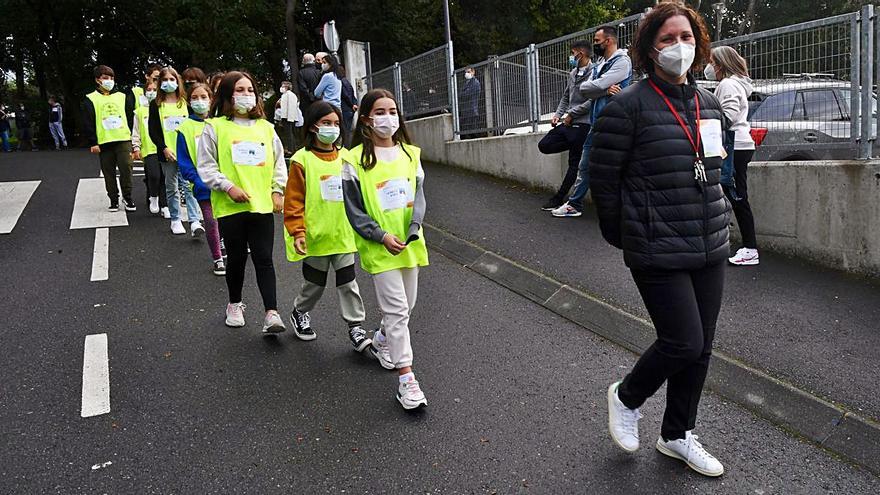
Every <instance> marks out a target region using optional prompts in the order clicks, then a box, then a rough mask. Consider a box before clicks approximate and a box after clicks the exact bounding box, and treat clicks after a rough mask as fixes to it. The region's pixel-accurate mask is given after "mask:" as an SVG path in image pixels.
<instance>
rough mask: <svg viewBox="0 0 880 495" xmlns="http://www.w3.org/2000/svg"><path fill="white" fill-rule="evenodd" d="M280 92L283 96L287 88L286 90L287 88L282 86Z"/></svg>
mask: <svg viewBox="0 0 880 495" xmlns="http://www.w3.org/2000/svg"><path fill="white" fill-rule="evenodd" d="M278 92H279V93H281V94H284V93H286V92H287V88H285V87H283V86H282V87H281V88H280V89H279V90H278Z"/></svg>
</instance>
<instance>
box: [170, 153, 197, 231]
mask: <svg viewBox="0 0 880 495" xmlns="http://www.w3.org/2000/svg"><path fill="white" fill-rule="evenodd" d="M162 171H163V172H165V198H166V199H167V200H168V211H169V212H170V213H171V221H172V222H173V221H175V220H180V193H179V192H178V190H177V182H178V181H180V183H181V185H183V186H184V187H183V188H184V190H185V191H186V194H185V198H186V214H187V215H188V217H189V221H190V222H195V221H198V220H200V219H201V216H200V212H199V203H198V201H196V197H195V196H193V193H192V189H190V187H189V182H187V181H186V179H184V178H183V177H180V175H179V174H178V173H177V162H162Z"/></svg>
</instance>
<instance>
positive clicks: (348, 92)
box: [339, 65, 358, 148]
mask: <svg viewBox="0 0 880 495" xmlns="http://www.w3.org/2000/svg"><path fill="white" fill-rule="evenodd" d="M339 73H340V74H342V143H343V146H345V147H346V148H348V147H349V146H351V131H352V129H354V128H353V127H352V124H353V123H354V113H355V112H357V109H358V99H357V95H355V92H354V87H353V86H352V85H351V83H350V82H349V81H348V76H347V75H346V73H345V66H344V65H340V66H339Z"/></svg>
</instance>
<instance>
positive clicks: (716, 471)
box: [589, 2, 730, 476]
mask: <svg viewBox="0 0 880 495" xmlns="http://www.w3.org/2000/svg"><path fill="white" fill-rule="evenodd" d="M632 54H633V59H634V65H635V66H636V68H637V69H639V70H641V71H644V72H645V73H647V74H648V78H647V79H646V80H643V81H640V82H639V83H638V84H636V85H635V86H634V87H632V88H629V89H627V90H626V91H623V92H622V93H621V94H620V95H618V96H617V97H615V98H614V99H613V100H612V101H611V102H610V103H609V104H608V106H607V107H606V108H605V110H604V112H603V113H602V116H601V117H599V119H598V121H597V122H596V124H595V125H594V127H593V133H594V140H593V148H592V151H591V153H590V156H589V159H590V175H591V176H592V178H593V199H594V201H595V202H596V209H597V211H598V213H599V225H600V227H601V230H602V236H603V237H604V238H605V239H606V240H607V241H608V242H609V243H611V244H612V245H614V246H615V247H617V248H620V249H622V250H623V253H624V261H625V262H626V264H627V266H628V267H629V268H630V270H631V272H632V275H633V279H634V280H635V282H636V285H637V286H638V288H639V292H640V294H641V296H642V300H643V301H644V303H645V306H646V307H647V309H648V313H649V314H650V315H651V321H652V322H653V323H654V327H655V329H656V331H657V340H656V341H655V342H654V344H653V345H651V347H649V348H648V349H647V350H646V351H645V353H644V354H642V356H641V358H639V360H638V362H637V363H636V365H635V367H633V369H632V371H631V372H630V373H629V375H627V376H626V378H624V380H623V381H622V382H615V383H613V384H611V386H610V387H609V388H608V427H609V431H610V433H611V436H612V438H613V440H614V441H615V443H616V444H617V445H618V446H620V447H621V448H623V449H624V450H626V451H629V452H633V451H635V450H636V449H638V447H639V431H638V420H639V418H640V417H641V414H640V413H639V409H638V408H639V407H641V405H642V404H643V403H644V402H645V401H646V400H647V399H648V398H649V397H651V396H653V395H654V394H655V393H656V392H657V390H659V389H660V387H661V386H662V385H663V383H664V382H666V384H667V392H666V412H665V413H664V416H663V424H662V427H661V430H660V438H658V439H657V443H656V448H657V450H659V451H660V452H661V453H663V454H665V455H668V456H670V457H673V458H676V459H680V460H683V461H685V462H686V463H687V465H688V466H690V467H691V468H692V469H694V470H695V471H697V472H699V473H701V474H703V475H706V476H720V475H721V474H723V473H724V467H723V466H722V465H721V463H720V462H718V460H717V459H715V458H714V457H712V455H710V454H709V453H708V452H706V450H705V449H703V447H702V445H700V443H699V442H698V441H697V437H696V436H695V435H693V434H692V430H693V429H694V427H695V425H696V418H697V406H698V404H699V401H700V396H701V395H702V390H703V383H704V382H705V379H706V372H707V371H708V369H709V359H710V358H711V356H712V340H713V338H714V334H715V326H716V321H717V319H718V311H719V309H720V308H721V297H722V291H723V288H724V270H725V267H726V266H725V265H726V263H725V261H726V260H727V257H728V256H729V252H728V249H729V242H728V227H727V225H728V222H729V220H730V207H729V206H728V204H727V200H726V199H725V198H724V192H723V191H722V190H721V184H720V182H719V181H720V178H721V162H722V158H721V155H722V153H723V151H724V150H723V144H722V122H723V119H724V113H723V111H722V109H721V104H720V103H719V102H718V99H717V98H715V96H714V95H713V94H712V93H710V92H708V91H706V90H703V89H700V88H699V87H697V86H696V85H695V84H694V80H693V78H692V77H690V76H689V75H688V71H689V70H690V69H691V67H692V65H696V66H697V67H700V66H702V65H704V64H705V63H706V62H707V61H708V59H709V55H710V45H709V36H708V34H707V29H706V25H705V23H704V22H703V20H702V18H701V17H700V15H699V14H697V13H696V12H694V11H693V9H691V8H689V7H686V6H684V5H683V4H678V3H672V2H664V3H661V4H660V5H658V6H657V7H655V8H654V9H653V10H652V11H651V12H650V13H649V14H648V15H647V16H646V17H645V19H644V21H643V22H642V24H641V25H640V26H639V30H638V33H637V35H636V41H635V45H634V47H633V50H632Z"/></svg>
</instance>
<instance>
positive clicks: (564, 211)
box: [551, 26, 632, 217]
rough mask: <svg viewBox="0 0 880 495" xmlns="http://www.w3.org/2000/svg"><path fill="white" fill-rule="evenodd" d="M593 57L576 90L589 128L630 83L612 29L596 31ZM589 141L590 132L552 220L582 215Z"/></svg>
mask: <svg viewBox="0 0 880 495" xmlns="http://www.w3.org/2000/svg"><path fill="white" fill-rule="evenodd" d="M593 54H594V55H596V57H598V59H597V60H596V63H595V64H593V66H592V67H591V71H590V77H589V78H588V79H587V80H586V81H584V82H583V83H581V84H580V87H579V90H580V91H579V92H580V95H581V97H582V98H588V99H590V100H591V101H592V102H593V106H592V109H591V110H590V120H589V122H590V125H592V124H593V123H594V122H595V121H596V119H597V118H599V114H600V113H602V110H603V109H604V108H605V105H607V104H608V101H609V100H610V99H611V97H612V96H613V95H615V94H617V93H619V92H620V90H621V89H623V88H625V87H627V86H629V83H630V82H631V81H632V61H631V60H630V58H629V55H627V52H626V50H621V49H620V48H618V46H617V28H616V27H614V26H602V27H600V28H599V29H597V30H596V33H595V34H593ZM592 138H593V135H592V132H591V133H590V134H588V135H587V138H586V139H585V140H584V145H583V151H582V152H581V154H580V155H579V156H580V157H581V158H580V163H579V164H578V173H577V180H576V181H575V184H574V193H572V195H571V197H569V198H568V202H566V203H565V204H564V205H562V206H560V207H559V208H556V209H555V210H553V211H552V212H551V213H552V214H553V216H554V217H579V216H581V214H582V212H583V209H584V197H585V196H586V195H587V190H588V189H589V188H590V178H589V175H588V173H587V168H588V165H589V156H590V146H591V144H592V142H593V139H592Z"/></svg>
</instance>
